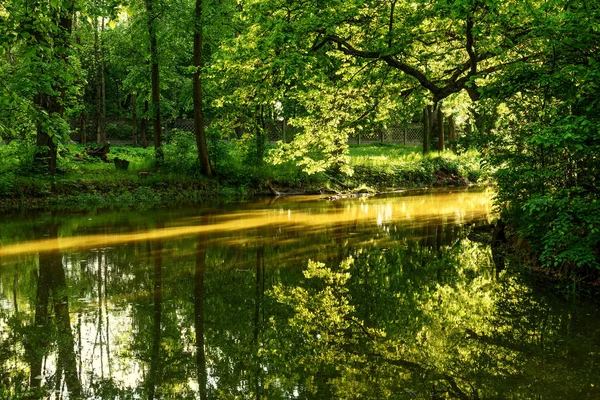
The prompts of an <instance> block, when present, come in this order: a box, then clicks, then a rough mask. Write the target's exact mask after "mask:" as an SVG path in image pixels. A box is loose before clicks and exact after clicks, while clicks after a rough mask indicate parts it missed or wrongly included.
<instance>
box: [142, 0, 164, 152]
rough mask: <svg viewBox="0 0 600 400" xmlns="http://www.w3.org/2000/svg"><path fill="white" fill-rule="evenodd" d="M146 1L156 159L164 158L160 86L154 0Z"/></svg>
mask: <svg viewBox="0 0 600 400" xmlns="http://www.w3.org/2000/svg"><path fill="white" fill-rule="evenodd" d="M145 1H146V13H147V14H148V36H150V65H151V76H152V111H153V113H152V114H153V115H152V116H153V117H154V124H153V125H154V154H155V157H156V161H157V162H158V163H161V162H162V161H163V160H164V154H163V151H162V138H161V126H160V123H161V121H160V86H159V83H160V82H159V72H158V52H157V44H156V24H155V22H156V14H155V13H154V3H153V1H154V0H145Z"/></svg>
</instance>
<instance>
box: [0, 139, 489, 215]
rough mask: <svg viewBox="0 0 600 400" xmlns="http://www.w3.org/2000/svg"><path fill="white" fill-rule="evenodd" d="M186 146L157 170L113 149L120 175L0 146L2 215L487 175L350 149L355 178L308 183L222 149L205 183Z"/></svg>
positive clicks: (388, 149)
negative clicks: (124, 166)
mask: <svg viewBox="0 0 600 400" xmlns="http://www.w3.org/2000/svg"><path fill="white" fill-rule="evenodd" d="M188 139H189V138H187V137H180V138H179V140H178V141H175V142H174V143H172V144H166V145H165V146H164V154H165V161H164V163H162V164H161V165H160V166H157V165H156V163H155V161H154V149H153V148H152V147H148V148H146V149H144V148H139V147H135V148H134V147H130V146H113V147H111V149H110V153H109V154H108V159H109V160H112V159H114V158H116V157H118V158H121V159H126V160H129V161H130V165H129V169H128V170H126V171H123V170H117V169H116V168H115V165H114V163H106V162H103V161H101V160H99V159H98V158H95V157H90V156H87V155H86V154H85V152H84V150H85V148H84V146H81V145H69V146H67V147H66V148H65V149H62V150H61V152H60V153H61V155H60V157H59V162H58V169H59V173H57V174H56V175H48V174H45V173H40V172H39V171H38V172H36V171H35V170H32V169H31V165H32V161H31V160H32V155H31V154H32V153H28V152H29V151H30V149H31V147H25V146H24V145H22V144H21V145H11V146H2V147H0V198H4V199H5V200H4V203H5V204H4V208H14V206H15V204H17V203H18V205H19V206H21V205H24V204H27V203H28V199H33V200H36V199H37V200H36V201H37V202H38V203H43V204H63V205H73V204H81V205H84V206H85V205H90V204H95V205H100V206H111V205H113V206H116V205H132V206H133V205H135V206H137V205H139V204H162V203H163V202H169V201H184V200H190V201H196V200H198V199H201V198H206V197H213V198H214V197H215V196H220V197H228V196H229V197H231V196H235V197H239V196H251V195H254V194H266V193H269V190H268V184H272V185H273V186H275V187H276V188H277V189H278V190H280V191H284V192H285V191H290V192H299V191H301V192H306V193H318V192H319V191H322V190H327V191H348V190H361V191H381V190H390V189H400V188H417V187H427V186H447V185H464V184H467V183H475V182H480V181H481V179H482V176H484V175H485V174H484V171H483V170H482V169H481V168H480V157H479V154H478V153H477V152H475V151H469V152H465V153H463V154H460V155H456V154H454V153H452V152H451V151H445V152H441V153H438V152H432V153H430V154H428V155H426V156H423V155H422V154H421V148H420V147H417V146H412V147H405V146H398V145H382V144H371V145H362V146H356V145H351V146H350V150H349V156H350V166H351V167H352V169H353V171H354V174H353V175H352V176H347V175H343V174H340V173H335V172H329V173H319V174H313V175H308V174H306V173H304V172H303V171H301V170H300V168H298V167H297V166H296V165H294V164H293V163H283V164H279V165H276V166H273V165H270V164H266V163H263V164H261V165H258V166H257V165H253V163H252V162H251V161H249V160H251V158H249V156H248V154H250V155H251V154H253V153H252V152H251V149H250V150H247V149H246V150H244V148H243V147H241V146H240V145H239V144H236V143H232V142H228V143H227V142H222V143H220V144H218V146H219V149H218V151H219V158H218V159H217V160H216V166H217V168H215V171H214V173H215V176H214V177H213V178H211V179H208V178H205V177H203V176H201V175H200V172H199V166H198V163H197V161H196V160H197V159H196V157H197V156H196V151H195V145H194V143H193V142H190V141H189V140H188ZM19 146H20V147H19ZM213 161H214V160H213ZM11 202H12V203H11ZM34 203H35V201H34ZM2 206H3V204H0V209H1V208H3V207H2Z"/></svg>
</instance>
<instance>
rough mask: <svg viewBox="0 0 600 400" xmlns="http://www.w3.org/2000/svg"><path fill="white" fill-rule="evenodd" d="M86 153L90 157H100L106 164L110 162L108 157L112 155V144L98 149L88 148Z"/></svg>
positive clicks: (106, 144)
mask: <svg viewBox="0 0 600 400" xmlns="http://www.w3.org/2000/svg"><path fill="white" fill-rule="evenodd" d="M85 153H86V154H87V155H88V156H90V157H98V158H99V159H101V160H102V161H104V162H109V161H108V158H106V155H107V154H108V153H110V143H108V142H107V143H104V144H103V145H102V146H100V147H96V148H94V147H88V148H86V149H85Z"/></svg>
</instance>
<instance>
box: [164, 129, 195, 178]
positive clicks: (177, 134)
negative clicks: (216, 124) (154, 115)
mask: <svg viewBox="0 0 600 400" xmlns="http://www.w3.org/2000/svg"><path fill="white" fill-rule="evenodd" d="M163 151H164V155H165V160H164V164H163V167H164V168H165V169H168V170H171V171H176V172H177V173H182V174H185V175H196V174H198V173H199V171H200V165H199V164H198V150H197V147H196V138H195V137H194V134H193V133H190V132H186V131H182V130H181V129H173V130H172V131H171V136H170V140H169V142H168V143H166V144H165V145H164V146H163Z"/></svg>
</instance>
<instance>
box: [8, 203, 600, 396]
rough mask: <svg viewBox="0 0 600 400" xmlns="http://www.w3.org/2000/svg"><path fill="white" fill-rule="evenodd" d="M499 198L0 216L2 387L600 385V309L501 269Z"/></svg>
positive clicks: (149, 390) (508, 389)
mask: <svg viewBox="0 0 600 400" xmlns="http://www.w3.org/2000/svg"><path fill="white" fill-rule="evenodd" d="M490 197H491V193H490V192H480V191H479V192H473V191H470V192H469V191H467V192H440V193H437V194H436V193H427V194H419V195H417V194H413V195H410V196H387V197H371V198H361V199H351V200H341V201H325V200H320V199H318V198H290V199H277V200H276V201H274V200H264V201H257V202H252V203H243V204H229V205H216V204H212V205H204V206H198V207H195V208H181V209H170V210H158V211H143V212H122V213H114V212H113V213H94V214H77V215H68V214H61V213H54V214H51V213H48V214H42V215H25V216H12V217H3V219H2V220H1V223H0V399H3V398H8V399H19V398H27V399H31V398H40V399H41V398H44V399H45V398H51V399H60V398H62V399H74V398H86V399H87V398H96V399H184V398H189V399H198V398H202V399H203V398H207V399H290V398H299V399H355V398H356V399H357V398H370V399H384V398H396V399H446V398H458V399H600V390H599V386H600V311H599V310H598V305H597V304H593V303H589V302H588V303H584V302H577V301H574V300H570V301H567V300H564V299H562V298H561V297H560V296H558V295H554V294H552V290H547V288H546V289H542V288H539V287H538V286H533V285H531V284H530V283H528V280H527V279H525V278H522V277H520V275H519V274H518V273H517V272H515V271H513V269H515V266H514V265H511V264H510V263H508V268H507V269H506V270H502V271H499V270H498V269H497V268H496V267H495V266H494V263H493V262H492V255H491V250H490V248H489V247H488V246H487V245H485V244H482V243H479V242H475V241H471V240H469V237H472V238H473V237H474V235H473V234H472V232H471V231H472V230H473V227H474V226H481V225H485V224H487V223H488V220H489V219H491V215H490V212H491V202H490ZM470 232H471V234H469V233H470ZM309 260H310V261H309ZM513 264H514V262H513Z"/></svg>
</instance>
